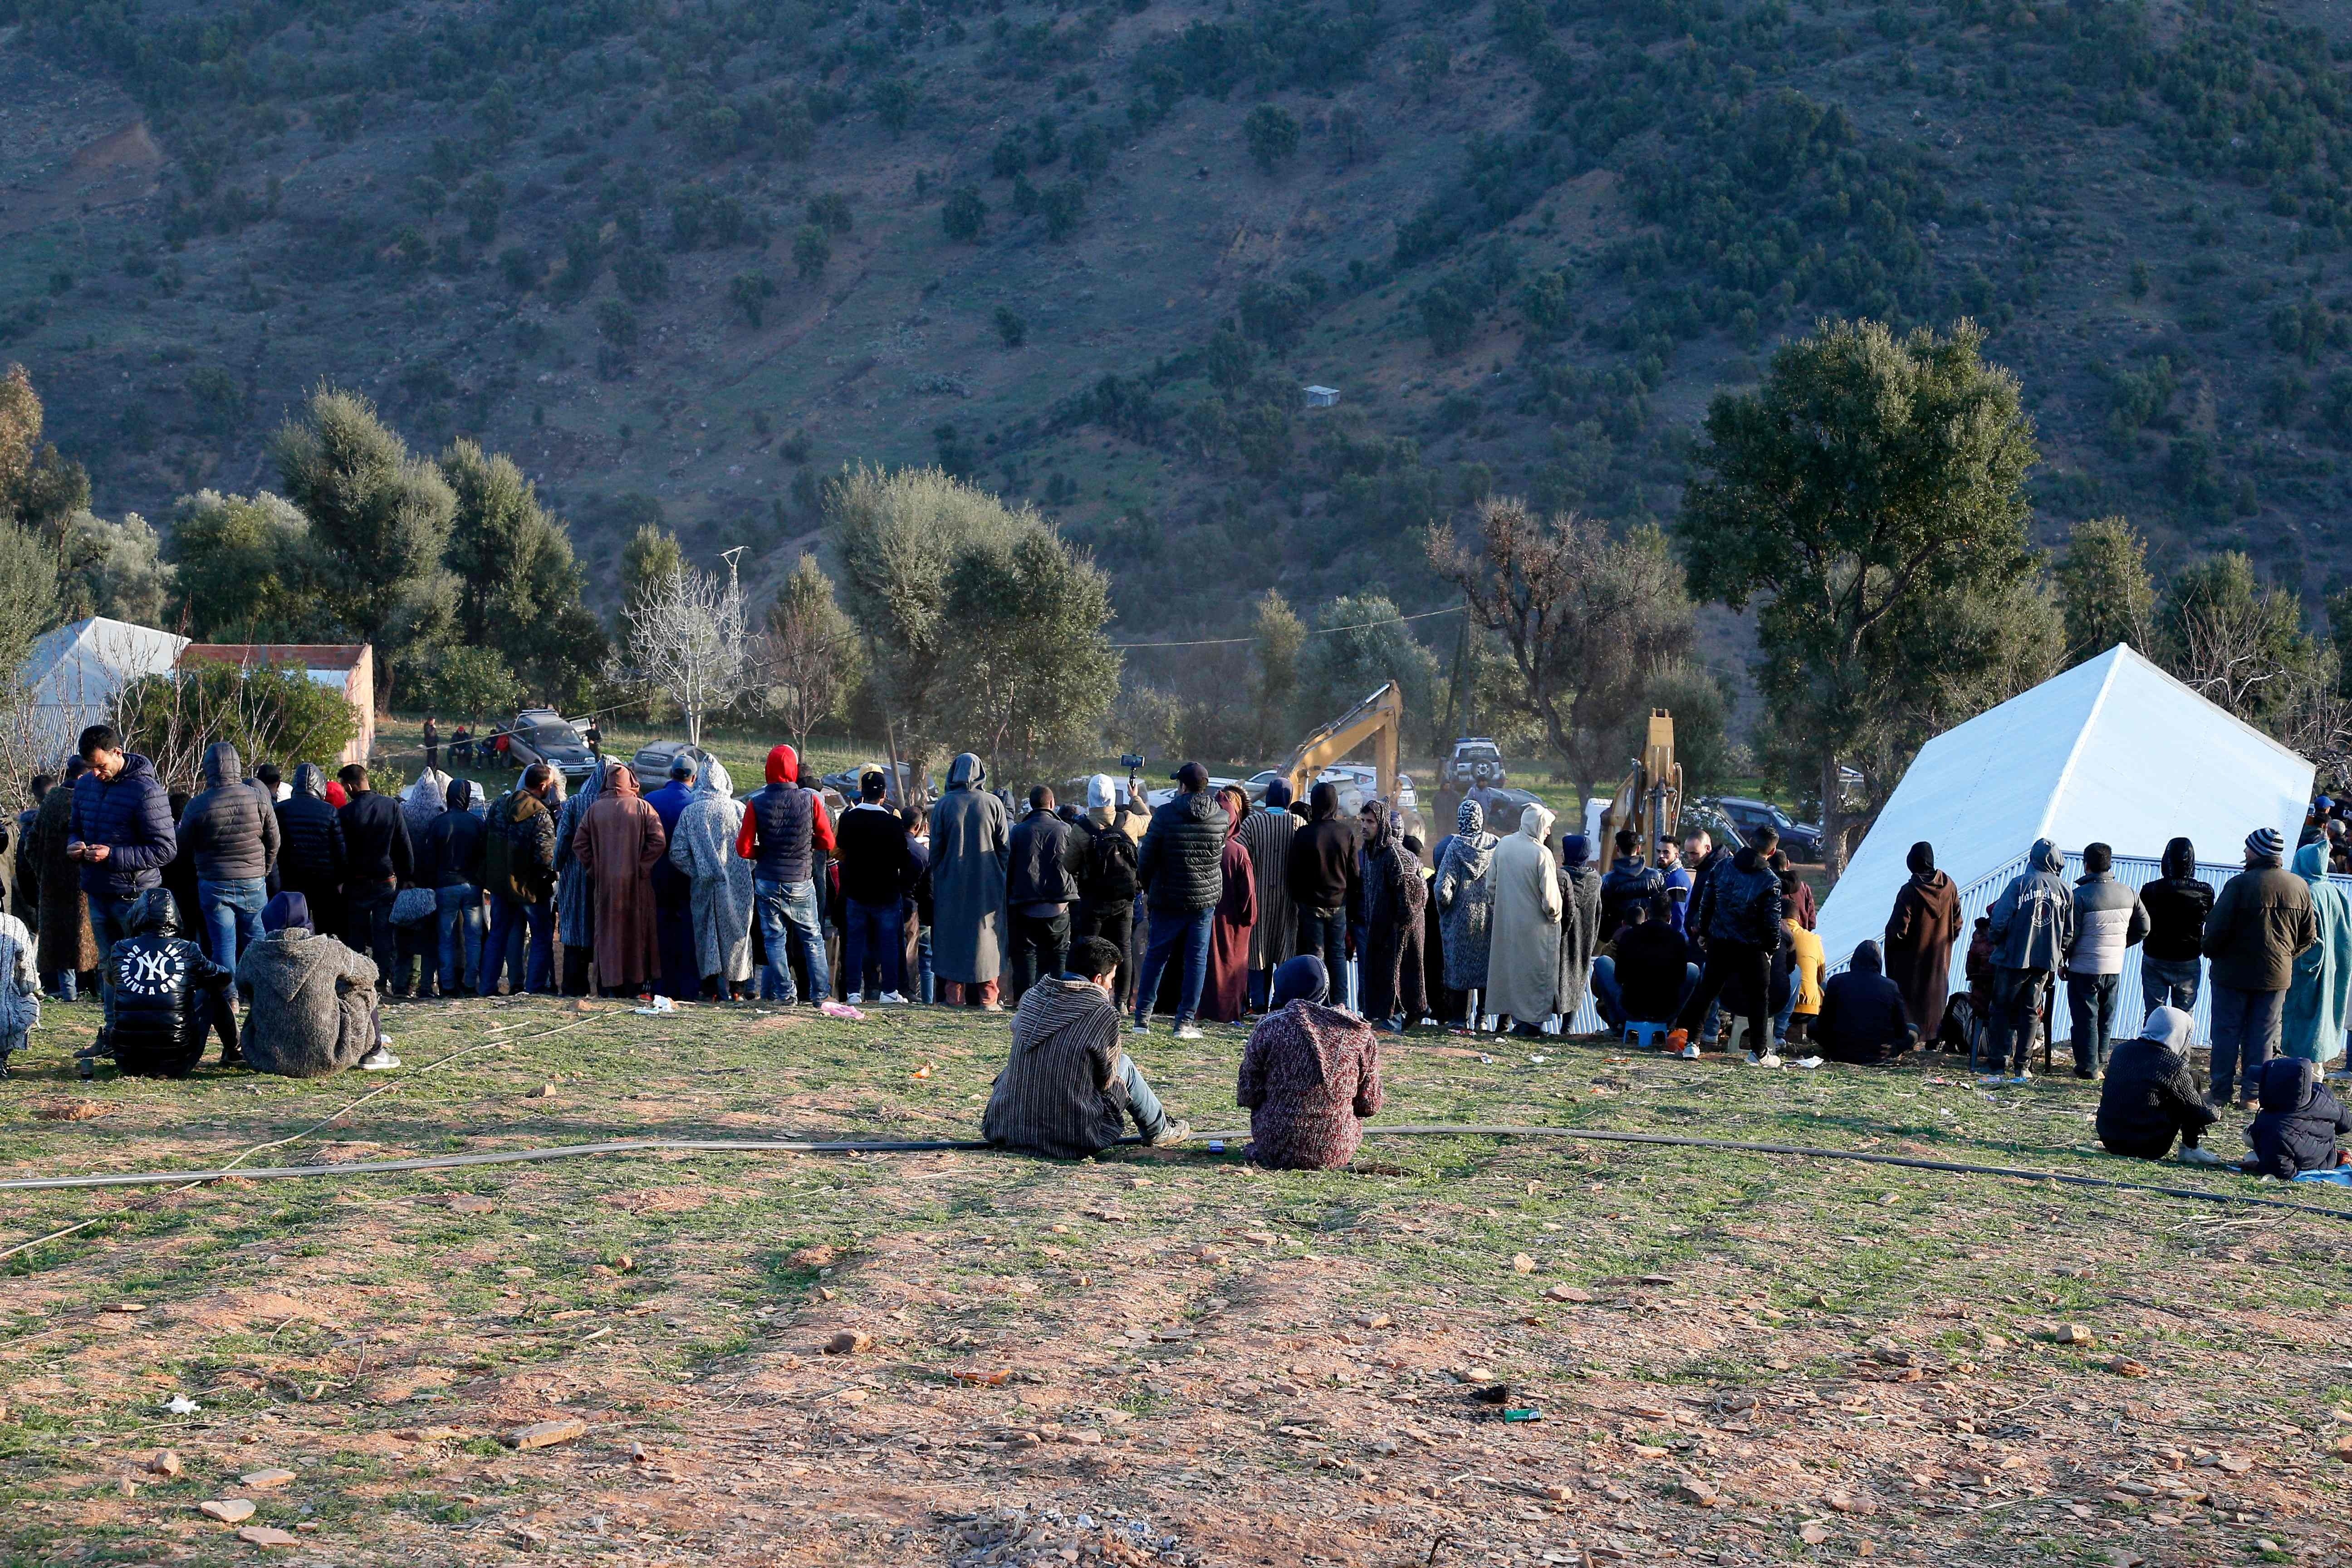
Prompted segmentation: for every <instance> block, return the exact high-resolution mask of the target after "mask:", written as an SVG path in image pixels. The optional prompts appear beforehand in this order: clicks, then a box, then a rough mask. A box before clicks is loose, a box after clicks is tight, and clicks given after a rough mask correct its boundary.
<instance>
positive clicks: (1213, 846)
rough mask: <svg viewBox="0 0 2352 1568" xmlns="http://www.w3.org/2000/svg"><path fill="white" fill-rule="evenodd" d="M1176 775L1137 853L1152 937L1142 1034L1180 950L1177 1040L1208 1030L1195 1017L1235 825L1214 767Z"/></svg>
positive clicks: (1140, 1003) (1142, 996) (1139, 990)
mask: <svg viewBox="0 0 2352 1568" xmlns="http://www.w3.org/2000/svg"><path fill="white" fill-rule="evenodd" d="M1175 779H1176V794H1175V795H1174V796H1173V798H1171V800H1169V801H1168V803H1167V804H1166V805H1162V806H1160V808H1159V809H1158V810H1156V811H1154V812H1153V813H1152V814H1151V826H1150V827H1148V828H1146V829H1145V830H1144V834H1143V844H1142V847H1140V848H1139V849H1138V850H1137V851H1136V871H1137V873H1138V875H1139V877H1140V878H1141V879H1142V882H1143V892H1144V907H1145V908H1146V909H1147V910H1150V916H1151V935H1150V947H1149V948H1148V949H1147V950H1146V952H1145V953H1144V956H1143V970H1142V973H1141V976H1140V979H1141V984H1139V985H1138V986H1137V987H1136V988H1135V1020H1134V1028H1135V1032H1136V1033H1137V1034H1139V1035H1140V1034H1145V1033H1148V1032H1149V1030H1148V1028H1147V1026H1146V1020H1147V1019H1148V1018H1149V1017H1150V1012H1151V1005H1152V1003H1153V1002H1154V1001H1155V1000H1156V999H1157V998H1158V996H1159V994H1160V972H1161V971H1163V970H1165V969H1166V968H1167V967H1168V963H1169V960H1170V958H1171V957H1172V956H1173V955H1174V954H1175V952H1176V951H1177V949H1178V948H1180V947H1181V949H1182V950H1183V965H1184V966H1183V969H1182V970H1181V978H1180V980H1179V981H1178V990H1177V1002H1176V1037H1177V1038H1178V1039H1180V1040H1197V1039H1199V1038H1200V1037H1201V1031H1200V1030H1199V1029H1197V1028H1195V1027H1194V1026H1193V1024H1192V1017H1193V1015H1195V1014H1196V1013H1198V1012H1199V1011H1200V1010H1201V990H1202V986H1204V985H1206V984H1208V978H1209V940H1210V936H1211V928H1212V927H1213V925H1214V923H1215V921H1216V910H1217V904H1218V901H1219V900H1222V899H1223V897H1224V891H1225V887H1224V874H1223V864H1224V853H1225V837H1226V833H1227V828H1228V826H1229V824H1228V822H1227V819H1226V816H1225V814H1224V812H1223V811H1222V810H1220V809H1219V808H1218V805H1217V803H1216V802H1215V801H1213V800H1212V799H1210V798H1209V770H1208V769H1206V768H1204V767H1202V765H1201V764H1200V763H1185V764H1184V765H1183V766H1182V767H1181V768H1178V769H1177V770H1176V773H1175Z"/></svg>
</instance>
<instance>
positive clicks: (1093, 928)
mask: <svg viewBox="0 0 2352 1568" xmlns="http://www.w3.org/2000/svg"><path fill="white" fill-rule="evenodd" d="M1117 787H1118V786H1116V785H1115V784H1112V783H1111V777H1110V775H1109V774H1108V773H1097V774H1095V775H1094V777H1092V778H1090V779H1088V780H1087V811H1086V815H1085V816H1081V817H1080V818H1078V820H1077V822H1076V824H1075V825H1074V826H1072V827H1071V829H1070V835H1069V837H1068V838H1067V839H1066V841H1065V843H1066V854H1067V857H1068V858H1067V861H1066V864H1067V865H1068V867H1069V869H1070V875H1071V877H1072V878H1073V879H1076V882H1077V885H1078V912H1077V918H1076V921H1073V922H1072V924H1071V928H1070V929H1071V932H1072V935H1073V938H1074V940H1079V941H1083V940H1084V939H1086V938H1087V937H1090V936H1097V937H1100V938H1102V940H1103V941H1105V942H1108V943H1110V944H1111V946H1112V947H1114V948H1116V949H1118V989H1117V992H1116V994H1115V995H1114V996H1113V998H1112V999H1113V1000H1114V1001H1116V1002H1117V1003H1118V1005H1119V1009H1120V1011H1122V1012H1124V1011H1126V1010H1127V1009H1128V1008H1129V1007H1131V1006H1133V1005H1135V896H1136V894H1137V893H1139V892H1140V891H1141V890H1142V888H1143V879H1142V876H1141V874H1140V873H1139V871H1138V869H1137V868H1136V837H1135V835H1134V834H1132V833H1130V832H1129V831H1128V828H1129V825H1130V824H1131V823H1132V822H1133V821H1134V820H1135V819H1137V818H1139V817H1141V816H1145V815H1146V813H1145V811H1144V808H1143V807H1142V806H1141V805H1139V804H1138V803H1137V802H1136V799H1135V793H1134V789H1133V787H1132V783H1131V781H1130V785H1129V789H1128V792H1127V794H1126V797H1125V799H1124V800H1122V801H1119V802H1118V804H1116V805H1114V804H1113V802H1114V798H1115V796H1114V792H1115V791H1116V789H1117ZM1284 815H1287V814H1284Z"/></svg>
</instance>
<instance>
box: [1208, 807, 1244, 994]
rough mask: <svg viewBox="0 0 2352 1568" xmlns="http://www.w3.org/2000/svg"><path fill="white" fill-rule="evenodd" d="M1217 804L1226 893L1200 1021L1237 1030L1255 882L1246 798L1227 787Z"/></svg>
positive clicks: (1213, 932) (1213, 929)
mask: <svg viewBox="0 0 2352 1568" xmlns="http://www.w3.org/2000/svg"><path fill="white" fill-rule="evenodd" d="M1217 804H1218V805H1222V806H1223V807H1224V808H1225V818H1226V822H1227V824H1228V826H1227V827H1226V830H1225V852H1224V855H1223V858H1222V859H1221V860H1220V861H1219V862H1218V865H1219V868H1220V869H1222V870H1223V872H1224V877H1225V891H1224V896H1223V898H1221V899H1219V900H1217V916H1216V919H1215V920H1214V921H1212V922H1211V924H1210V927H1209V980H1208V984H1205V985H1203V986H1202V987H1201V1016H1202V1017H1203V1018H1213V1019H1215V1020H1216V1021H1217V1022H1218V1023H1221V1024H1238V1023H1240V1022H1241V1021H1242V1020H1243V1019H1244V1018H1246V1017H1247V1016H1249V963H1250V930H1251V928H1252V927H1254V926H1255V925H1256V924H1257V879H1256V877H1255V876H1254V875H1253V874H1252V867H1251V865H1250V852H1249V849H1248V847H1246V846H1244V844H1243V843H1242V840H1241V823H1242V817H1243V816H1244V815H1246V814H1247V813H1248V811H1249V797H1248V796H1247V795H1244V794H1243V793H1242V792H1241V791H1240V790H1239V789H1237V788H1234V786H1232V785H1230V784H1228V785H1227V786H1226V787H1225V788H1223V789H1222V790H1220V791H1218V792H1217Z"/></svg>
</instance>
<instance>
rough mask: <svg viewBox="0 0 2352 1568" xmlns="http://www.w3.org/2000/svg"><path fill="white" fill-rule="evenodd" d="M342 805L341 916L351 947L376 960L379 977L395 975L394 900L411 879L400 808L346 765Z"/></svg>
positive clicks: (360, 770) (411, 852) (411, 851)
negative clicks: (346, 923) (345, 923)
mask: <svg viewBox="0 0 2352 1568" xmlns="http://www.w3.org/2000/svg"><path fill="white" fill-rule="evenodd" d="M339 777H340V778H341V782H342V786H343V794H344V795H345V796H346V797H347V804H345V805H344V806H343V808H342V809H341V811H340V812H338V813H337V814H336V815H337V816H338V817H339V818H340V819H341V823H342V828H343V854H344V857H345V858H344V868H343V914H344V919H345V921H347V922H348V923H349V926H350V934H351V945H352V947H353V948H354V949H356V950H358V951H360V952H365V953H367V954H368V955H369V956H370V957H372V958H373V959H374V960H375V967H376V973H377V974H378V975H379V976H383V975H396V974H397V973H399V970H398V965H397V959H398V957H399V949H398V945H397V943H396V942H394V936H393V926H392V906H393V900H394V899H396V898H397V897H398V896H399V892H400V887H401V884H402V883H404V882H406V881H409V880H410V879H412V878H413V877H414V876H415V869H416V868H415V846H414V845H412V844H411V843H410V842H409V837H408V824H407V822H406V821H405V820H404V819H403V817H402V816H401V813H400V807H399V806H398V805H394V803H393V802H391V801H389V800H386V799H385V798H384V797H383V795H378V794H377V793H376V792H375V791H374V790H373V789H370V788H369V787H368V771H367V769H365V768H364V767H362V766H361V765H360V764H359V763H345V764H344V766H343V769H342V772H341V774H340V775H339Z"/></svg>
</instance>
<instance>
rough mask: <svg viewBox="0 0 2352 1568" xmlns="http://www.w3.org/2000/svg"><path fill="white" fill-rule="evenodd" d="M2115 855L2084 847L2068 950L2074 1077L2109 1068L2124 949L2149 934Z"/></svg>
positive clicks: (2098, 846)
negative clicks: (2119, 875) (2118, 876)
mask: <svg viewBox="0 0 2352 1568" xmlns="http://www.w3.org/2000/svg"><path fill="white" fill-rule="evenodd" d="M2115 864H2116V854H2115V851H2114V849H2112V848H2110V847H2108V846H2106V845H2105V844H2085V845H2084V846H2083V874H2082V876H2080V877H2078V878H2076V879H2075V881H2074V942H2071V943H2070V944H2068V946H2067V949H2066V1012H2067V1014H2068V1016H2069V1017H2070V1018H2071V1019H2072V1021H2073V1034H2074V1076H2075V1077H2076V1078H2081V1079H2092V1078H2096V1077H2098V1076H2099V1074H2100V1073H2102V1072H2104V1071H2105V1069H2106V1065H2107V1039H2108V1037H2109V1035H2110V1034H2112V1033H2113V1031H2114V1029H2115V1024H2116V992H2117V990H2118V989H2119V988H2120V987H2121V985H2122V983H2123V973H2124V952H2125V950H2126V949H2127V948H2132V947H2137V945H2138V944H2139V943H2140V942H2141V940H2142V939H2144V938H2145V937H2146V936H2147V910H2145V909H2142V908H2141V907H2140V901H2139V895H2138V894H2137V893H2136V892H2134V891H2132V889H2129V888H2127V887H2126V886H2125V885H2124V884H2123V883H2121V882H2119V881H2117V880H2116V872H2115Z"/></svg>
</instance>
